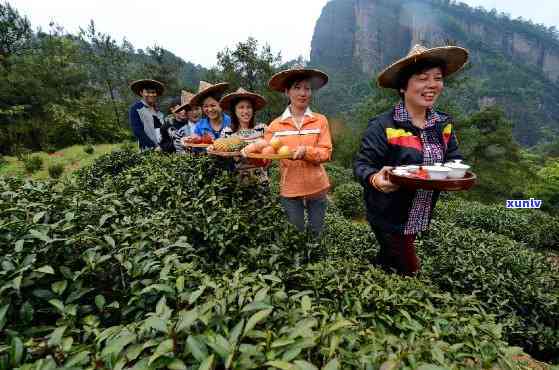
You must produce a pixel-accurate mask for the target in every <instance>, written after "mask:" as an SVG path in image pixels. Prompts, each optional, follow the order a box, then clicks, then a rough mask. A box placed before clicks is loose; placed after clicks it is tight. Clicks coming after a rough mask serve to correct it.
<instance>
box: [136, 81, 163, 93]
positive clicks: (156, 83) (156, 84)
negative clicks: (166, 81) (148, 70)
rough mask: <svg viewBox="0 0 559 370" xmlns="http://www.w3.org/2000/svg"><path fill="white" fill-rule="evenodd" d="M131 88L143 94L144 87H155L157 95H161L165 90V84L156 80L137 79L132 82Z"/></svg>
mask: <svg viewBox="0 0 559 370" xmlns="http://www.w3.org/2000/svg"><path fill="white" fill-rule="evenodd" d="M130 89H131V90H132V91H134V94H136V95H138V96H142V94H141V92H142V90H143V89H154V90H155V91H156V92H157V96H161V95H163V91H165V85H163V83H161V82H159V81H156V80H149V79H146V80H137V81H134V82H132V83H131V84H130Z"/></svg>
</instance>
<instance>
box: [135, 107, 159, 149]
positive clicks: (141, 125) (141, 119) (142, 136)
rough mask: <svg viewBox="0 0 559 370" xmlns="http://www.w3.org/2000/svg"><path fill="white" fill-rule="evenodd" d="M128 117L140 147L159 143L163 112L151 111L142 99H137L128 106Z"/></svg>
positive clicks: (154, 146)
mask: <svg viewBox="0 0 559 370" xmlns="http://www.w3.org/2000/svg"><path fill="white" fill-rule="evenodd" d="M128 119H129V121H130V127H131V128H132V132H133V133H134V136H136V138H137V139H138V143H139V145H140V149H142V150H144V149H149V148H156V147H157V146H158V145H159V141H160V140H161V134H160V129H161V126H162V124H163V122H164V120H165V116H164V115H163V113H161V112H156V113H154V112H152V111H151V110H150V109H149V107H148V106H147V105H146V104H145V103H144V102H143V101H142V100H139V101H137V102H136V103H134V104H133V105H132V106H131V107H130V111H129V112H128Z"/></svg>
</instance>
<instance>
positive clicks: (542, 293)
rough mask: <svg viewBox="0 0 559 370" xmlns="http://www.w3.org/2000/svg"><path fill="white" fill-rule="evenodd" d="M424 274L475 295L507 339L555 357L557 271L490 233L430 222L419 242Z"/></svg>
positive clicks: (558, 309) (449, 287) (558, 312)
mask: <svg viewBox="0 0 559 370" xmlns="http://www.w3.org/2000/svg"><path fill="white" fill-rule="evenodd" d="M419 250H420V251H421V252H422V253H421V256H422V259H423V261H422V262H423V274H425V275H426V276H428V277H429V279H431V280H432V281H433V282H435V283H436V284H437V285H438V286H439V287H440V288H441V289H443V290H444V291H448V292H452V293H463V294H475V295H476V296H477V297H478V298H479V299H480V301H481V302H482V304H483V306H484V307H485V309H486V310H487V311H488V312H490V313H493V314H495V315H496V316H497V318H498V322H500V323H501V324H502V325H503V326H504V329H505V333H506V338H507V339H508V341H509V342H510V343H512V344H515V345H520V346H522V347H524V348H525V350H526V351H528V352H530V353H531V354H533V355H534V356H537V357H538V358H543V359H546V360H554V361H557V360H559V358H558V353H557V348H558V347H557V343H559V269H558V268H557V267H553V266H552V265H551V264H550V263H549V262H548V261H547V260H546V257H545V256H544V255H542V254H540V253H538V252H535V251H533V250H531V249H529V248H526V247H523V246H522V244H519V243H517V242H515V241H513V240H511V239H508V238H506V237H504V236H501V235H498V234H494V233H492V232H486V231H480V230H476V229H463V228H461V227H458V226H455V225H452V224H448V223H444V222H440V221H437V222H434V223H433V224H432V226H431V230H430V231H429V233H428V234H427V235H425V236H424V237H423V238H422V239H421V241H420V243H419Z"/></svg>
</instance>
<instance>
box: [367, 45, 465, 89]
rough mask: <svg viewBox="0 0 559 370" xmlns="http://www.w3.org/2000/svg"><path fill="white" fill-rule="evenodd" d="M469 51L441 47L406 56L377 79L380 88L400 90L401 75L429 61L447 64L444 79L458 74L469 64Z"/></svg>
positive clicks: (459, 48)
mask: <svg viewBox="0 0 559 370" xmlns="http://www.w3.org/2000/svg"><path fill="white" fill-rule="evenodd" d="M468 56H469V53H468V50H466V49H464V48H461V47H458V46H441V47H436V48H432V49H428V50H426V51H425V52H423V53H420V54H416V55H410V56H406V57H404V58H402V59H400V60H398V61H396V62H394V63H392V64H391V65H390V66H388V67H386V68H385V69H384V70H383V71H382V72H380V73H379V75H378V77H377V83H378V85H379V86H380V87H385V88H389V89H398V88H399V86H398V78H399V76H400V73H402V71H403V70H404V69H406V68H407V67H409V66H410V65H413V64H415V63H417V62H420V61H423V60H429V59H436V60H442V61H443V62H445V64H446V72H445V76H444V77H448V76H450V75H451V74H453V73H456V72H458V71H459V70H460V69H462V68H463V67H464V65H465V64H466V63H467V62H468Z"/></svg>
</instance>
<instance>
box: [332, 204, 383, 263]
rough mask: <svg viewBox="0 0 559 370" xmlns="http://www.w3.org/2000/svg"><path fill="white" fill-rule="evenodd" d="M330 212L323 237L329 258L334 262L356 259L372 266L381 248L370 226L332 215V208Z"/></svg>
mask: <svg viewBox="0 0 559 370" xmlns="http://www.w3.org/2000/svg"><path fill="white" fill-rule="evenodd" d="M328 212H329V213H328V214H327V216H326V219H325V227H324V235H323V236H322V245H323V246H322V248H324V250H325V251H326V254H327V255H328V257H329V258H331V259H334V260H346V259H348V258H355V259H358V260H360V261H361V262H362V263H363V264H369V265H370V264H371V263H372V261H373V258H374V257H375V255H376V253H377V252H378V248H379V246H378V243H377V241H376V238H375V236H374V234H373V232H372V231H371V228H370V226H369V225H368V224H366V223H355V222H352V221H350V220H348V219H347V218H345V217H343V216H342V215H339V214H335V213H330V208H329V209H328Z"/></svg>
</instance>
